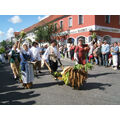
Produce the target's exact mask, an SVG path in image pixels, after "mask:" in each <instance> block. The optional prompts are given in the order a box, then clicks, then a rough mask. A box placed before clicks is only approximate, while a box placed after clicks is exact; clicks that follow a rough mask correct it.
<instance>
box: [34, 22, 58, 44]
mask: <svg viewBox="0 0 120 120" xmlns="http://www.w3.org/2000/svg"><path fill="white" fill-rule="evenodd" d="M59 30H60V29H59V27H58V26H57V27H56V25H55V24H46V25H44V26H39V27H38V28H36V29H35V32H34V33H35V35H36V38H35V39H36V40H38V41H39V42H49V43H50V41H51V40H52V39H53V38H54V36H53V34H55V33H57V32H59Z"/></svg>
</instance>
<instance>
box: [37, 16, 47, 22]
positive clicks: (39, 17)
mask: <svg viewBox="0 0 120 120" xmlns="http://www.w3.org/2000/svg"><path fill="white" fill-rule="evenodd" d="M46 17H48V15H45V16H44V17H42V16H38V20H39V21H41V20H43V19H44V18H46Z"/></svg>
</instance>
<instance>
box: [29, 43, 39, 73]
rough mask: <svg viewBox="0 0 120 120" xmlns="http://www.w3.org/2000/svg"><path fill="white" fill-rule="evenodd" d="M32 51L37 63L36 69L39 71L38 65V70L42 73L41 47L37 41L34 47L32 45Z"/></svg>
mask: <svg viewBox="0 0 120 120" xmlns="http://www.w3.org/2000/svg"><path fill="white" fill-rule="evenodd" d="M30 51H31V52H32V54H33V58H34V59H35V61H36V63H35V64H34V70H36V73H37V67H38V71H39V73H41V57H40V48H39V46H38V43H37V42H33V43H32V47H31V49H30Z"/></svg>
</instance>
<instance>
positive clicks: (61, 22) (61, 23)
mask: <svg viewBox="0 0 120 120" xmlns="http://www.w3.org/2000/svg"><path fill="white" fill-rule="evenodd" d="M60 29H63V21H60Z"/></svg>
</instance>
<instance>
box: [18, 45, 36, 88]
mask: <svg viewBox="0 0 120 120" xmlns="http://www.w3.org/2000/svg"><path fill="white" fill-rule="evenodd" d="M22 47H23V48H22V49H21V50H20V58H21V63H20V65H21V75H22V81H23V87H24V88H31V86H32V84H33V80H34V72H33V64H32V62H33V61H34V58H33V55H32V52H31V51H30V50H29V48H28V45H27V43H24V44H23V46H22Z"/></svg>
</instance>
